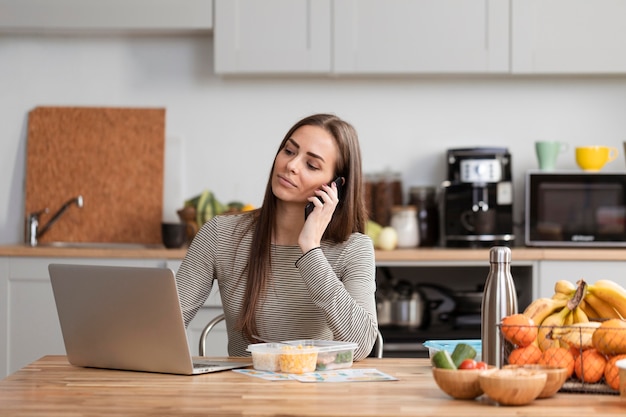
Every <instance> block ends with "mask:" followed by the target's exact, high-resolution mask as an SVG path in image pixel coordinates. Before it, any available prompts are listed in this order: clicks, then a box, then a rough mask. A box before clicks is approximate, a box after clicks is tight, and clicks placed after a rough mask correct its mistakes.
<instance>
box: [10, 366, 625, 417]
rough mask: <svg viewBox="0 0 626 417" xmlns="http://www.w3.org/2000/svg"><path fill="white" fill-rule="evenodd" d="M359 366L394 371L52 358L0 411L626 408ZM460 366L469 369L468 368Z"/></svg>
mask: <svg viewBox="0 0 626 417" xmlns="http://www.w3.org/2000/svg"><path fill="white" fill-rule="evenodd" d="M354 367H355V368H364V369H367V368H375V369H378V370H379V371H381V372H385V373H387V374H389V375H391V376H394V377H396V378H397V379H398V380H397V381H383V382H342V383H332V382H320V383H304V382H297V381H273V382H270V381H265V380H262V379H260V378H255V377H252V376H248V375H242V374H239V373H237V372H233V371H224V372H216V373H212V374H205V375H198V376H178V375H163V374H151V373H144V372H127V371H114V370H104V369H91V368H79V367H74V366H71V365H69V364H68V362H67V359H66V357H65V356H45V357H43V358H41V359H39V360H37V361H35V362H33V363H31V364H30V365H27V366H25V367H24V368H22V369H20V370H19V371H17V372H15V373H13V374H12V375H9V376H8V377H7V378H5V379H3V380H1V381H0V415H10V416H13V417H22V416H30V417H35V416H46V417H50V416H68V415H72V416H76V417H81V416H92V415H99V416H106V415H115V416H118V415H123V416H127V417H140V416H171V415H174V414H175V415H177V416H191V415H193V416H200V415H220V416H226V415H228V416H243V415H246V416H252V415H254V416H278V415H283V416H287V415H289V416H393V417H398V416H422V417H428V416H436V417H442V416H460V415H463V416H467V417H472V416H477V417H478V416H480V417H483V416H520V415H526V416H531V415H532V416H547V417H549V416H555V417H556V416H558V417H563V416H569V415H582V416H590V415H593V416H608V415H622V416H623V415H624V413H626V398H621V397H619V396H617V395H602V394H572V393H557V394H556V395H555V396H554V397H551V398H546V399H541V400H535V401H534V402H532V403H531V404H529V405H526V406H519V407H515V406H508V407H505V406H498V405H496V404H495V403H494V402H493V401H491V400H490V399H489V398H488V397H487V396H484V395H483V396H481V397H479V398H478V399H476V400H470V401H461V400H454V399H452V398H451V397H449V396H447V395H446V394H445V393H443V391H441V390H440V389H439V388H438V387H437V385H436V383H435V381H434V379H433V377H432V371H431V368H430V363H429V361H428V359H408V358H402V359H397V358H383V359H375V358H368V359H365V360H363V361H361V362H356V363H355V364H354ZM460 372H462V371H460Z"/></svg>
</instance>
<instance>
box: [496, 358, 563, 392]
mask: <svg viewBox="0 0 626 417" xmlns="http://www.w3.org/2000/svg"><path fill="white" fill-rule="evenodd" d="M520 367H521V368H524V369H530V370H535V371H541V372H545V373H546V375H547V379H546V385H545V386H544V387H543V391H541V392H540V393H539V396H537V398H549V397H552V396H553V395H554V394H556V393H557V392H558V391H559V390H560V389H561V387H563V384H564V383H565V381H567V378H568V375H567V369H566V368H558V367H554V366H547V365H505V366H504V368H505V369H512V368H520Z"/></svg>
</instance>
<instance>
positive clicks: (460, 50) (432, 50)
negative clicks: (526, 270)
mask: <svg viewBox="0 0 626 417" xmlns="http://www.w3.org/2000/svg"><path fill="white" fill-rule="evenodd" d="M333 4H334V7H333V11H334V16H333V18H334V19H333V20H334V27H333V34H334V39H333V43H334V48H333V72H335V73H338V74H377V73H378V74H394V73H397V74H411V73H508V71H509V1H508V0H391V1H389V0H336V1H334V3H333Z"/></svg>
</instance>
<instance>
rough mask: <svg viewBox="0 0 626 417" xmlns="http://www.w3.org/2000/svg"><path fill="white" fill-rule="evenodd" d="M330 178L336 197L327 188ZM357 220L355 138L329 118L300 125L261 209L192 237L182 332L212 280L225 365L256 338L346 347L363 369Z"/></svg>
mask: <svg viewBox="0 0 626 417" xmlns="http://www.w3.org/2000/svg"><path fill="white" fill-rule="evenodd" d="M337 177H343V186H342V187H341V195H338V189H337V186H336V184H331V185H328V184H329V183H331V181H332V180H333V179H335V178H337ZM309 202H311V203H312V204H313V205H314V208H313V210H312V212H311V213H310V215H309V216H308V217H307V218H306V221H305V216H304V208H305V205H306V204H307V203H309ZM365 220H366V213H365V206H364V202H363V195H362V173H361V151H360V147H359V143H358V137H357V134H356V131H355V130H354V128H353V127H352V126H351V125H350V124H348V123H346V122H345V121H343V120H341V119H339V118H338V117H336V116H334V115H329V114H316V115H312V116H309V117H306V118H304V119H302V120H300V121H299V122H298V123H296V124H295V125H294V126H293V127H292V128H291V129H290V130H289V132H287V135H285V138H284V139H283V141H282V142H281V144H280V147H279V149H278V152H277V154H276V156H275V158H274V163H273V166H272V170H271V175H270V178H269V180H268V182H267V188H266V191H265V197H264V199H263V205H262V206H261V208H260V209H257V210H254V211H252V212H245V213H241V214H234V215H224V216H216V217H214V218H213V219H211V220H210V221H208V222H207V223H205V224H204V225H203V226H202V228H201V229H200V231H199V232H198V233H197V234H196V236H195V238H194V240H193V242H192V243H191V245H190V247H189V250H188V251H187V255H186V256H185V259H184V260H183V263H182V265H181V266H180V268H179V270H178V273H177V275H176V278H177V285H178V291H179V294H180V300H181V306H182V310H183V315H184V318H185V325H188V324H189V322H190V321H191V320H192V319H193V317H194V316H195V314H196V313H197V311H198V309H199V308H200V307H201V306H202V304H203V303H204V301H205V300H206V298H207V297H208V295H209V293H210V292H211V287H212V285H213V280H217V283H218V286H219V289H220V294H221V298H222V306H223V308H224V315H225V317H226V328H227V332H228V352H229V355H231V356H247V355H249V353H248V352H247V351H246V349H247V347H248V344H250V343H258V342H259V340H257V339H256V338H255V336H259V337H261V338H263V339H267V340H277V341H280V340H295V339H323V340H338V341H345V342H355V343H357V344H358V345H359V347H358V349H357V350H356V352H355V355H354V359H355V360H359V359H363V358H364V357H366V356H367V355H368V354H369V353H370V351H371V349H372V347H373V345H374V341H375V339H376V333H377V328H378V325H377V319H376V304H375V300H374V293H375V290H376V283H375V265H374V249H373V245H372V242H371V240H370V239H369V238H368V237H367V236H366V235H364V234H363V232H364V228H365Z"/></svg>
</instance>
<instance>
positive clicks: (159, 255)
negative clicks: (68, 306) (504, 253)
mask: <svg viewBox="0 0 626 417" xmlns="http://www.w3.org/2000/svg"><path fill="white" fill-rule="evenodd" d="M185 253H186V249H185V248H182V249H166V248H165V247H163V248H150V249H148V248H146V249H143V248H133V249H128V248H105V247H102V248H100V247H90V248H59V247H50V246H39V247H30V246H26V245H5V246H0V256H17V257H29V256H31V257H59V258H139V259H183V258H184V256H185ZM512 259H513V262H515V261H542V260H551V261H570V260H576V261H624V260H626V249H625V248H615V249H614V248H611V249H606V248H584V249H581V248H572V249H569V248H556V249H551V248H525V247H519V248H513V249H512ZM488 260H489V249H457V248H419V249H397V250H392V251H383V250H377V251H376V261H377V262H384V263H403V262H416V261H417V262H421V261H423V262H431V261H432V262H437V261H461V262H473V261H476V262H488Z"/></svg>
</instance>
